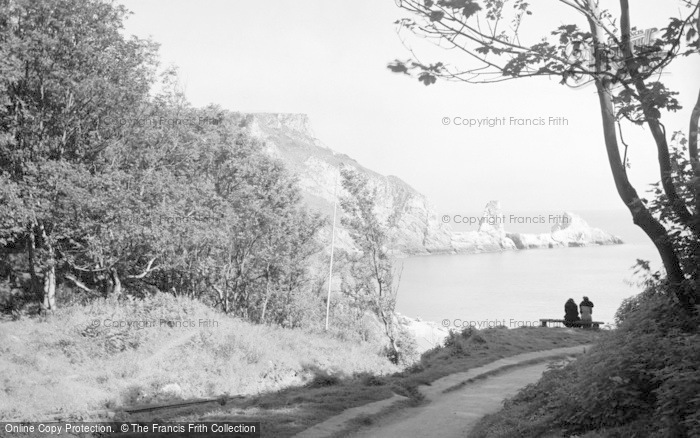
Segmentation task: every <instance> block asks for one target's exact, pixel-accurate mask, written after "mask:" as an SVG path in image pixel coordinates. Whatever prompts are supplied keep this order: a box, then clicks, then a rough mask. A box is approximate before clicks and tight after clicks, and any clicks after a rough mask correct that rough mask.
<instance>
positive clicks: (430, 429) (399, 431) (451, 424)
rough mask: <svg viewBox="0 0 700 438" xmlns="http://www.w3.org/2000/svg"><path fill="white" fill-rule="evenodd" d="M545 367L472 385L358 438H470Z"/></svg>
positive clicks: (397, 415)
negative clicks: (486, 417) (485, 418)
mask: <svg viewBox="0 0 700 438" xmlns="http://www.w3.org/2000/svg"><path fill="white" fill-rule="evenodd" d="M546 369H547V364H546V363H540V364H536V365H529V366H525V367H521V368H517V369H514V370H512V371H506V372H504V373H503V374H498V375H495V376H491V377H488V378H486V379H483V380H478V381H476V382H473V383H470V384H468V385H466V386H464V387H463V388H461V389H459V390H456V391H452V392H448V393H445V394H443V395H442V396H440V397H438V398H437V399H435V400H433V401H432V402H431V403H429V404H427V405H424V406H420V407H417V408H411V409H405V410H402V411H400V412H397V413H395V414H394V415H392V416H391V417H389V418H386V419H385V422H383V423H382V424H379V425H377V426H374V427H368V428H363V429H361V430H360V431H359V432H358V433H356V434H355V435H352V436H353V437H357V438H361V437H362V438H364V437H367V438H370V437H373V438H375V437H381V438H392V437H396V438H399V437H400V438H404V437H434V436H439V437H444V438H451V437H460V438H463V437H468V436H469V431H470V430H471V428H472V427H474V425H475V424H476V423H477V422H478V421H479V419H480V418H481V417H483V416H484V415H486V414H490V413H493V412H497V411H498V410H499V409H500V408H501V407H502V402H503V400H504V399H505V398H508V397H511V396H513V395H514V394H515V393H516V392H517V391H518V389H520V388H522V387H523V386H526V385H527V384H529V383H533V382H536V381H537V380H538V379H539V378H540V376H541V375H542V373H543V372H544V371H545V370H546Z"/></svg>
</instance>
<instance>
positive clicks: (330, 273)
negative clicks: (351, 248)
mask: <svg viewBox="0 0 700 438" xmlns="http://www.w3.org/2000/svg"><path fill="white" fill-rule="evenodd" d="M338 175H340V172H338V173H336V175H335V188H334V190H333V228H332V229H333V231H332V232H331V233H332V237H331V263H330V268H329V269H328V298H327V299H326V331H328V318H329V316H330V312H331V286H332V284H333V249H334V248H335V216H336V213H337V211H338Z"/></svg>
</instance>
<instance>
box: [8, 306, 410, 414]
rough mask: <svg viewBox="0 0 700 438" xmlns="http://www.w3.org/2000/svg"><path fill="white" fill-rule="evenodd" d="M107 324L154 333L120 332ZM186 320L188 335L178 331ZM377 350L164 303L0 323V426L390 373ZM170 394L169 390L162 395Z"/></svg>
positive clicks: (392, 369) (78, 309) (90, 308)
mask: <svg viewBox="0 0 700 438" xmlns="http://www.w3.org/2000/svg"><path fill="white" fill-rule="evenodd" d="M94 321H100V324H99V325H97V326H93V322H94ZM105 321H107V326H105ZM110 321H132V322H140V321H141V322H142V321H148V322H149V323H150V322H155V326H153V327H144V328H136V327H135V326H132V327H121V328H120V327H112V326H109V324H111V322H110ZM161 321H162V324H161ZM190 321H191V322H193V325H195V327H184V326H183V325H184V324H183V323H185V322H188V323H189V322H190ZM200 321H202V323H203V324H205V323H206V322H209V323H210V327H205V326H202V327H199V322H200ZM214 321H216V324H217V326H216V327H214V326H213V325H214V324H213V322H214ZM379 350H380V346H379V345H374V344H361V343H359V342H351V341H341V340H338V339H337V338H335V337H333V336H331V335H327V334H324V333H315V332H311V331H308V330H301V329H299V330H297V329H282V328H279V327H269V326H264V325H253V324H250V323H247V322H244V321H242V320H240V319H237V318H232V317H227V316H225V315H223V314H221V313H218V312H216V311H214V310H212V309H210V308H207V307H206V306H204V305H203V304H201V303H199V302H197V301H193V300H189V299H185V298H174V297H172V296H169V295H158V296H156V297H155V298H152V299H149V300H144V301H138V300H137V301H133V302H129V301H119V302H117V301H109V300H99V301H96V302H94V303H92V304H90V305H87V306H71V307H66V308H64V309H59V310H58V311H57V312H56V313H55V314H54V315H52V316H51V317H48V318H34V319H28V318H25V319H22V320H19V321H7V322H0V369H2V370H3V373H2V376H1V377H0V394H2V395H3V396H2V397H0V420H8V419H22V420H28V421H29V420H39V419H44V418H47V416H49V415H50V414H53V413H64V414H65V415H74V416H80V415H83V416H84V415H86V413H87V412H89V411H92V410H101V409H111V410H118V409H119V408H120V407H123V406H133V405H141V404H151V403H163V402H168V401H173V400H180V399H192V398H205V397H217V396H220V395H222V394H240V395H256V394H259V393H263V392H271V391H278V390H280V389H283V388H285V387H288V386H290V385H303V384H305V383H307V382H310V381H312V379H314V377H315V376H317V375H318V374H319V373H326V374H330V375H332V376H346V375H353V374H355V373H362V372H370V371H372V372H378V373H390V372H395V371H397V370H398V368H396V367H395V366H393V365H391V364H389V363H388V362H387V361H386V360H385V359H384V358H383V357H381V356H380V355H379ZM168 385H170V386H168ZM173 385H176V387H175V391H168V392H167V393H166V392H164V391H163V389H164V388H165V389H168V388H172V387H173Z"/></svg>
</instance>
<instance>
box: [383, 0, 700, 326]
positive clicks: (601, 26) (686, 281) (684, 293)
mask: <svg viewBox="0 0 700 438" xmlns="http://www.w3.org/2000/svg"><path fill="white" fill-rule="evenodd" d="M542 3H543V4H544V3H545V2H542ZM550 3H552V4H558V5H559V6H561V7H563V8H565V9H566V10H568V11H569V12H570V13H571V14H570V18H569V19H570V20H571V22H569V23H565V24H561V25H559V26H558V27H556V28H555V29H553V30H551V31H550V32H549V34H545V35H539V36H538V38H537V39H535V40H531V41H528V40H527V38H526V36H525V35H523V34H522V33H521V32H520V29H521V26H522V25H523V24H524V23H525V20H527V17H528V16H529V15H532V14H533V13H534V11H536V8H535V5H534V4H530V3H528V2H526V1H524V0H502V1H491V0H485V1H477V0H464V1H448V0H439V1H432V0H430V1H422V0H401V1H399V2H398V5H399V7H401V8H402V9H403V10H405V11H408V12H409V13H410V17H407V18H403V19H401V20H399V21H397V22H396V24H397V26H398V30H399V33H401V32H404V31H407V32H410V33H413V34H415V35H418V36H420V37H423V38H425V39H427V40H428V41H430V42H432V43H434V44H436V45H438V46H440V47H442V48H446V49H450V50H451V52H452V53H457V54H459V55H462V56H461V58H458V59H461V61H462V62H464V64H463V65H459V66H452V65H448V64H446V63H443V62H432V63H426V62H422V61H420V60H418V59H417V57H416V52H417V51H416V50H414V49H411V53H412V55H414V59H410V60H395V61H394V62H392V63H390V64H389V65H388V68H389V69H390V70H391V71H393V72H395V73H401V74H406V75H413V76H415V77H416V78H417V79H418V80H419V81H420V82H422V83H423V84H424V85H430V84H433V83H435V82H436V81H437V79H438V78H442V79H447V80H456V81H462V82H467V83H495V82H500V81H504V80H510V79H518V78H529V77H537V76H546V77H556V78H559V79H560V83H561V84H566V85H569V86H572V87H579V86H583V85H586V84H589V83H593V84H595V87H596V92H597V94H598V100H599V105H600V113H601V116H602V125H603V126H602V127H603V135H604V137H603V140H604V144H605V148H606V152H607V154H608V158H609V164H610V167H611V171H612V175H613V178H614V181H615V188H616V190H617V192H618V195H619V196H620V198H621V200H622V201H623V203H624V204H625V206H626V207H627V208H628V209H629V211H630V213H631V215H632V219H633V222H634V223H635V224H636V225H638V226H639V227H641V228H642V230H643V231H644V232H645V233H646V234H647V236H648V237H649V239H650V240H651V241H652V242H653V243H654V245H655V246H656V248H657V250H658V252H659V255H660V256H661V259H662V260H663V263H664V268H665V270H666V273H665V275H666V281H667V282H668V284H669V285H670V288H671V289H672V291H673V294H674V295H675V297H676V299H677V300H678V301H679V302H681V303H682V308H683V310H684V311H686V312H688V313H697V307H696V306H698V305H700V272H699V270H698V266H699V265H700V264H699V263H698V261H700V155H699V152H698V151H699V148H698V123H699V121H700V97H699V98H697V99H696V101H695V105H694V108H693V110H692V112H691V114H690V123H689V131H688V139H687V140H686V139H685V138H683V137H682V134H680V133H675V134H673V135H672V137H671V139H670V141H669V138H668V135H667V132H666V129H665V127H664V125H663V123H662V118H663V114H664V113H666V112H676V111H679V110H680V109H681V105H680V103H679V100H678V98H677V95H678V92H676V91H673V90H671V89H670V88H668V87H667V86H666V85H665V84H664V83H663V82H661V81H659V80H658V77H659V76H660V75H661V73H663V72H665V71H667V70H668V69H669V67H670V66H671V65H672V64H673V62H674V61H675V60H677V59H679V58H681V57H684V56H690V55H697V54H698V53H700V37H699V32H698V31H700V3H698V2H697V1H695V2H694V1H688V0H679V1H678V2H677V3H678V6H679V17H671V18H669V19H668V20H667V21H666V23H665V26H663V27H662V28H661V29H660V30H658V29H656V28H654V29H637V28H635V27H634V26H633V25H632V23H631V16H632V11H631V5H630V2H629V1H628V0H620V2H619V5H620V8H619V17H616V16H614V14H613V13H612V12H610V11H609V10H607V9H603V6H602V5H601V2H597V1H581V0H571V1H569V0H552V1H551V2H550ZM538 6H542V5H540V4H538ZM634 6H637V5H636V4H635V5H634ZM544 7H547V6H544ZM660 27H661V26H660ZM586 28H587V29H586ZM453 59H454V58H453ZM623 123H626V124H628V125H629V124H632V125H641V126H645V127H646V128H648V132H649V133H650V135H651V139H652V140H653V144H654V145H655V147H656V149H657V151H658V170H659V175H660V183H659V185H658V186H657V187H656V189H655V191H654V199H653V200H652V201H651V202H649V201H648V200H646V199H643V198H641V197H640V196H639V195H638V193H637V191H636V189H635V188H634V186H633V185H632V183H631V182H630V179H629V176H628V174H627V169H628V168H629V162H628V152H629V151H628V149H629V148H630V145H628V144H627V143H625V141H624V138H623V135H622V129H623V128H622V127H623ZM673 142H676V145H675V146H674V145H672V144H671V143H673ZM623 148H624V149H623Z"/></svg>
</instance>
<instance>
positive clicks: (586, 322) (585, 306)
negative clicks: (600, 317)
mask: <svg viewBox="0 0 700 438" xmlns="http://www.w3.org/2000/svg"><path fill="white" fill-rule="evenodd" d="M579 308H580V309H581V322H582V325H583V327H590V326H591V322H592V321H593V302H592V301H591V300H589V299H588V297H583V301H581V303H580V304H579Z"/></svg>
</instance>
